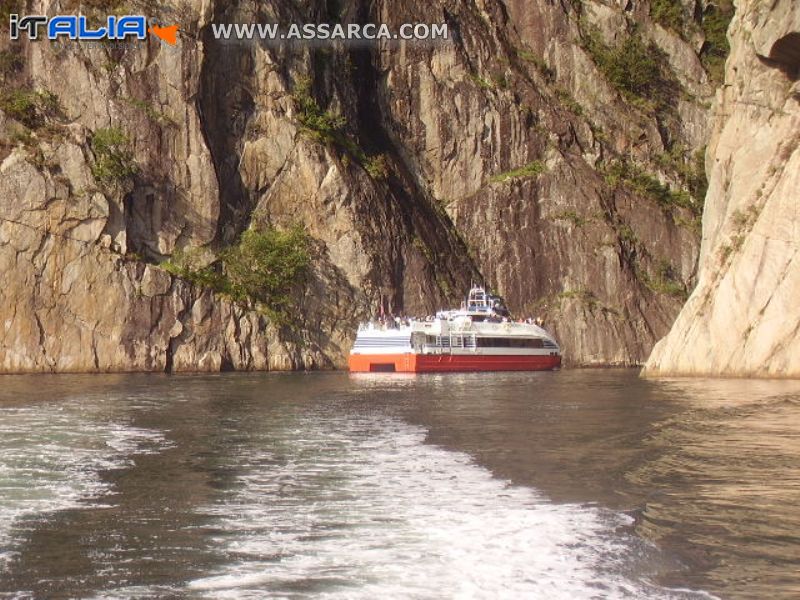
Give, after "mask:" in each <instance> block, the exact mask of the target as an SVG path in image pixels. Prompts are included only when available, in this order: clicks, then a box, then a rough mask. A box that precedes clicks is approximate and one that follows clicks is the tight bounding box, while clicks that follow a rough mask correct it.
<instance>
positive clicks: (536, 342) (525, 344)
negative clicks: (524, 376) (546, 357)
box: [477, 337, 544, 348]
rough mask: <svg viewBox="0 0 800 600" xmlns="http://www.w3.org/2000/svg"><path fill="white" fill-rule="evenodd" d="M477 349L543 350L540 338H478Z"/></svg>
mask: <svg viewBox="0 0 800 600" xmlns="http://www.w3.org/2000/svg"><path fill="white" fill-rule="evenodd" d="M477 342H478V348H544V342H543V341H542V340H541V338H533V339H531V338H507V337H506V338H500V337H479V338H478V339H477Z"/></svg>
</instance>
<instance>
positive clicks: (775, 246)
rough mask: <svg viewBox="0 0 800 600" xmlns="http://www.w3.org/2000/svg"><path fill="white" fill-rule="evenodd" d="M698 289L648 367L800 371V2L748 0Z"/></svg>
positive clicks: (725, 99)
mask: <svg viewBox="0 0 800 600" xmlns="http://www.w3.org/2000/svg"><path fill="white" fill-rule="evenodd" d="M730 39H731V49H732V50H731V56H730V59H729V60H728V63H727V67H726V71H725V85H724V87H723V88H722V89H721V90H720V91H719V92H718V96H717V101H716V107H715V119H714V131H713V135H712V138H711V142H710V145H709V150H708V157H707V168H708V170H709V173H710V180H709V190H708V197H707V200H706V205H705V213H704V215H703V240H702V249H701V253H700V265H699V277H698V284H697V287H696V289H695V291H694V292H693V293H692V295H691V297H690V298H689V301H688V302H687V304H686V306H685V307H684V308H683V310H682V311H681V313H680V315H679V317H678V319H677V321H676V323H675V325H674V326H673V328H672V330H671V331H670V333H669V335H668V336H667V337H666V338H665V339H664V340H662V341H661V342H659V343H658V345H657V346H656V347H655V349H654V351H653V354H652V356H651V357H650V359H649V360H648V362H647V366H646V370H645V373H646V374H648V375H672V374H680V375H726V376H770V377H775V376H785V377H797V376H800V311H798V301H797V299H798V297H800V262H798V260H800V258H799V257H798V251H799V250H800V207H799V206H798V203H797V191H798V189H800V81H798V79H799V78H800V3H799V2H797V1H792V0H778V1H776V2H770V3H764V2H757V1H741V2H739V3H738V5H737V11H736V17H735V19H734V21H733V23H732V25H731V29H730Z"/></svg>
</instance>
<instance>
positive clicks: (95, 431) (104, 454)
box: [0, 401, 166, 570]
mask: <svg viewBox="0 0 800 600" xmlns="http://www.w3.org/2000/svg"><path fill="white" fill-rule="evenodd" d="M165 445H166V442H165V441H164V438H163V436H162V435H161V434H160V433H159V432H155V431H150V430H147V429H141V428H136V427H132V426H130V425H127V424H125V423H124V422H115V421H113V420H109V419H108V418H103V417H99V416H98V415H94V414H89V413H87V412H86V411H85V410H83V409H82V407H81V405H80V403H79V402H77V401H75V402H69V401H66V402H61V403H45V404H39V405H29V406H25V407H0V570H2V569H3V568H5V565H6V564H7V561H8V560H9V559H11V558H12V557H13V556H14V550H15V537H16V536H15V529H17V528H18V527H20V526H22V523H23V522H24V521H26V520H28V519H30V518H33V517H36V516H38V515H42V514H44V513H48V512H52V511H56V510H64V509H69V508H73V507H78V506H92V505H97V503H99V502H102V498H103V496H104V495H106V494H107V493H108V491H109V487H108V484H106V483H105V482H104V481H103V480H102V478H101V476H100V472H101V471H103V470H106V469H118V468H122V467H125V466H128V465H129V464H130V462H131V460H132V455H134V454H142V453H148V452H157V451H159V449H160V448H163V447H164V446H165ZM90 501H91V502H90Z"/></svg>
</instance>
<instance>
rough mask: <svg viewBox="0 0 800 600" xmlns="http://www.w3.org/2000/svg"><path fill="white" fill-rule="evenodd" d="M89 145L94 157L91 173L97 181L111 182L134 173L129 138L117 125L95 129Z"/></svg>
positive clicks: (135, 169)
mask: <svg viewBox="0 0 800 600" xmlns="http://www.w3.org/2000/svg"><path fill="white" fill-rule="evenodd" d="M91 146H92V152H94V157H95V162H94V164H93V165H92V175H94V178H95V179H96V180H97V181H98V182H99V183H105V184H113V183H116V182H119V181H122V180H123V179H125V178H127V177H130V176H131V175H133V174H135V173H136V171H137V167H136V163H134V161H133V152H131V149H130V138H129V137H128V136H127V134H126V133H125V132H124V131H122V129H120V128H119V127H103V128H101V129H98V130H97V131H95V132H94V135H93V136H92V141H91Z"/></svg>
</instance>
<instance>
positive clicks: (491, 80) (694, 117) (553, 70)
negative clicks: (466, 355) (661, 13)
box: [379, 1, 713, 365]
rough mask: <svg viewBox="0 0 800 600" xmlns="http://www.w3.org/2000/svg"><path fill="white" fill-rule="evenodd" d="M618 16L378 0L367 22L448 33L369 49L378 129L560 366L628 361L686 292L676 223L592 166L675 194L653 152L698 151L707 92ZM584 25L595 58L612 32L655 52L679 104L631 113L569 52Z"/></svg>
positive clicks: (689, 276) (663, 34)
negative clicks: (533, 318)
mask: <svg viewBox="0 0 800 600" xmlns="http://www.w3.org/2000/svg"><path fill="white" fill-rule="evenodd" d="M628 8H629V6H628V4H627V3H623V4H621V5H618V4H617V3H601V2H583V3H571V4H567V3H550V2H513V1H511V2H505V3H491V2H478V3H474V4H473V3H466V4H464V3H452V2H439V3H437V2H432V3H431V2H425V3H422V2H406V3H404V4H403V6H402V7H400V6H397V5H396V3H392V2H384V3H383V5H382V7H381V12H380V14H381V18H383V19H385V20H387V21H389V22H392V23H394V24H395V26H399V24H400V23H403V22H407V21H411V20H414V19H417V20H419V19H420V15H424V16H425V18H426V19H427V20H429V21H432V22H439V21H441V22H449V23H451V26H452V27H453V28H454V29H457V31H458V32H459V34H460V37H459V38H458V40H457V41H456V43H455V44H442V45H438V46H423V45H419V44H417V45H414V44H405V45H401V46H400V47H399V48H394V47H392V46H391V45H389V46H387V47H386V48H384V49H383V51H382V52H381V53H380V70H381V73H382V79H383V81H384V82H385V83H384V85H383V86H381V87H380V88H379V89H381V90H382V93H381V96H380V100H381V108H382V110H383V112H384V114H385V117H384V120H385V122H386V123H387V125H388V127H387V128H388V131H389V134H390V137H391V139H392V140H393V141H394V142H395V144H396V145H397V146H398V147H400V148H402V149H403V155H404V157H405V158H406V160H407V162H408V163H409V164H410V165H411V166H410V168H411V169H412V170H413V171H414V172H416V173H417V174H418V175H417V177H418V179H419V180H420V181H421V182H422V184H423V185H424V186H425V187H426V188H428V189H429V190H430V193H431V195H432V196H433V198H434V199H435V201H436V202H438V203H439V204H440V205H441V206H442V207H443V208H444V209H445V210H446V211H447V214H448V215H449V216H450V217H451V218H452V220H453V222H454V224H455V226H456V229H457V230H458V231H459V233H460V234H461V236H462V237H463V238H464V240H465V241H466V244H467V246H468V247H469V248H470V251H471V254H472V256H473V258H474V260H475V261H476V263H477V265H478V268H479V269H480V271H481V273H482V274H483V276H484V277H485V278H486V280H487V281H488V283H489V284H490V286H491V287H492V288H494V289H495V290H497V291H498V292H499V293H501V294H502V295H503V296H504V297H505V298H506V300H507V302H508V304H509V306H510V307H511V308H512V310H513V311H515V312H518V313H527V314H539V315H541V316H543V317H544V318H545V321H546V323H547V324H548V326H549V327H551V328H552V329H553V330H554V331H555V333H556V335H557V337H558V339H559V340H560V341H561V343H562V345H563V346H564V348H565V360H566V362H567V363H568V364H576V363H577V364H618V365H625V364H637V363H640V362H642V361H643V360H644V359H645V357H646V356H647V355H648V353H649V349H650V348H651V347H652V344H653V343H654V342H655V341H656V340H657V339H658V338H659V337H660V336H661V335H663V333H664V332H666V331H667V330H668V328H669V326H670V324H671V322H672V319H673V318H674V315H676V314H677V312H678V310H679V309H680V306H681V305H682V302H683V300H684V299H685V296H684V293H685V290H687V289H690V288H691V285H692V283H693V275H694V266H695V262H696V256H697V237H696V236H697V234H696V230H695V229H693V227H692V226H691V225H690V224H689V223H690V221H692V215H691V213H690V212H689V211H688V210H686V209H683V208H679V207H674V206H666V207H665V206H663V205H662V206H659V205H658V204H657V203H656V202H654V201H653V199H652V198H650V197H649V196H648V195H647V194H644V193H642V192H641V190H636V189H633V188H632V187H631V186H628V185H624V184H622V185H620V184H619V182H617V181H613V180H612V178H611V177H610V176H609V173H608V171H609V168H610V166H611V165H613V164H615V163H616V162H617V161H630V162H632V163H635V164H638V165H642V169H643V170H647V171H649V172H651V173H654V174H655V175H654V179H660V180H662V181H665V182H668V183H671V184H673V185H676V187H677V185H679V182H678V181H677V180H676V178H675V174H674V172H672V171H671V170H670V169H669V168H667V169H665V168H664V167H663V163H660V162H659V161H660V159H661V158H662V157H663V156H664V155H665V153H667V151H668V147H673V148H674V147H679V146H683V147H684V148H686V149H687V150H686V151H687V153H692V152H694V151H696V150H698V149H700V148H701V147H702V146H703V144H704V143H705V138H706V135H707V127H706V122H707V117H706V109H705V108H704V106H703V102H704V99H708V98H709V97H710V96H711V95H712V93H713V92H712V90H713V87H712V85H711V84H710V83H709V81H708V77H707V75H706V73H705V71H704V70H703V68H702V66H701V64H700V61H699V59H698V56H697V54H696V53H695V52H694V51H693V50H692V47H691V45H690V44H689V43H688V42H685V41H684V40H683V39H681V38H680V37H679V36H678V35H677V34H675V33H673V32H671V31H667V30H665V29H663V28H662V27H660V26H658V25H656V24H654V23H652V21H650V19H649V16H648V14H647V11H646V6H644V7H639V9H638V10H637V12H636V13H635V14H633V15H631V14H629V13H628V12H627V11H628ZM595 29H596V30H597V31H598V33H597V35H599V36H600V37H601V38H603V40H604V43H605V44H607V45H608V47H610V48H611V47H614V46H615V44H618V43H620V41H619V40H622V39H626V36H628V35H629V33H628V31H634V32H638V33H637V34H638V35H642V36H643V37H644V38H645V39H647V40H649V41H650V42H653V43H655V44H656V45H657V46H659V47H661V48H662V51H663V52H664V53H665V56H666V58H667V63H668V64H669V67H668V70H669V71H670V72H671V73H672V75H674V76H675V77H677V78H678V79H679V81H680V84H679V85H680V86H682V88H683V89H684V90H685V93H683V94H679V95H676V96H675V97H673V98H671V99H670V102H672V103H673V105H672V106H671V107H670V108H669V109H668V110H664V111H662V112H661V113H660V114H659V112H658V111H655V113H654V111H651V110H647V109H646V108H642V107H641V105H635V104H633V103H631V101H630V100H629V99H627V98H626V97H625V96H624V95H623V94H622V93H620V91H618V90H617V89H615V88H614V87H613V86H612V85H611V84H610V83H609V81H608V80H607V78H606V77H605V76H604V75H603V73H602V72H601V71H600V69H599V68H598V65H597V64H595V62H594V61H593V58H592V57H591V56H590V54H589V52H588V51H587V50H586V48H585V46H586V43H587V42H586V40H587V38H588V37H589V33H590V32H591V31H593V30H595ZM642 32H643V33H642ZM617 38H619V39H617ZM526 167H530V168H531V169H532V172H535V173H534V174H533V176H527V175H526V173H525V168H526ZM520 168H522V171H520V170H519V169H520ZM687 225H688V226H687Z"/></svg>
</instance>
